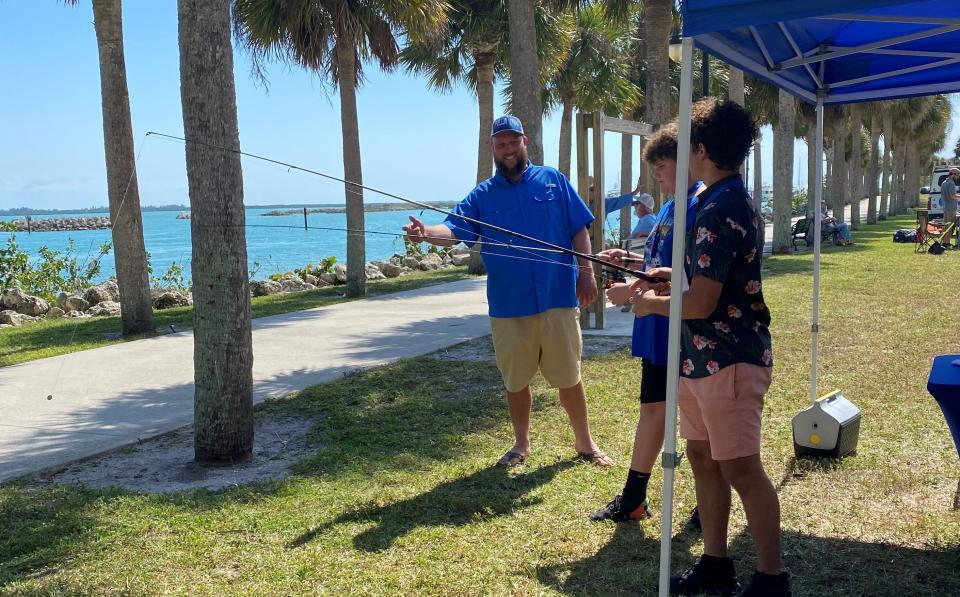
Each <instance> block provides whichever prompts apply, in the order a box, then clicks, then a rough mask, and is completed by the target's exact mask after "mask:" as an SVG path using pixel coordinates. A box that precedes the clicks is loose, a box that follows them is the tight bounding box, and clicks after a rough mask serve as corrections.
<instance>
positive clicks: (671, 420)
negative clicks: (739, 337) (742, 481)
mask: <svg viewBox="0 0 960 597" xmlns="http://www.w3.org/2000/svg"><path fill="white" fill-rule="evenodd" d="M692 103H693V38H691V37H685V38H683V64H682V68H681V70H680V113H679V114H678V115H677V178H676V186H675V187H674V192H673V198H674V202H673V206H674V207H673V209H674V212H673V222H674V223H673V231H674V232H673V275H672V276H671V278H670V286H671V289H672V292H671V295H670V327H669V340H668V343H667V355H668V356H667V404H666V413H665V416H664V421H663V429H664V433H663V504H661V506H660V510H661V515H660V527H661V531H660V534H661V537H660V596H661V597H667V596H668V595H669V594H670V550H671V541H672V539H673V478H674V473H675V471H676V468H677V465H678V464H680V458H679V456H677V387H678V385H679V382H680V314H681V312H682V307H683V286H684V284H683V280H684V278H685V277H686V273H685V272H684V249H685V248H686V242H687V235H686V230H687V227H686V221H687V187H688V186H689V181H690V176H689V174H688V171H689V168H690V111H691V105H692Z"/></svg>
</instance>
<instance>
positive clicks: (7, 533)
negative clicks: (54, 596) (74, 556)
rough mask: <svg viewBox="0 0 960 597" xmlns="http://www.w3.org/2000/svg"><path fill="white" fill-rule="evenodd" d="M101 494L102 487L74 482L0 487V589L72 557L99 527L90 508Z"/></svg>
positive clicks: (34, 575) (40, 574)
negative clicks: (80, 486) (63, 485)
mask: <svg viewBox="0 0 960 597" xmlns="http://www.w3.org/2000/svg"><path fill="white" fill-rule="evenodd" d="M102 499H103V496H102V494H101V493H97V492H87V491H77V490H75V489H72V488H57V489H56V490H51V491H47V490H43V491H31V490H29V489H26V488H19V487H16V486H8V487H5V488H3V489H0V520H2V521H3V524H0V593H2V592H3V589H4V587H5V586H7V585H8V584H10V583H14V582H17V581H20V580H24V579H26V578H31V577H36V576H42V575H43V574H44V573H45V571H47V570H52V569H54V568H55V566H56V563H57V562H62V561H64V560H66V559H69V557H70V554H71V553H72V551H73V549H74V548H75V546H76V545H77V544H78V543H80V542H82V541H84V540H85V538H86V537H87V536H89V535H90V533H91V531H92V530H93V529H94V528H95V526H96V525H95V522H94V518H95V517H94V516H92V515H90V513H89V509H90V508H91V507H93V506H94V504H95V503H97V502H99V501H101V500H102Z"/></svg>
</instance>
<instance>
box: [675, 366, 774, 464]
mask: <svg viewBox="0 0 960 597" xmlns="http://www.w3.org/2000/svg"><path fill="white" fill-rule="evenodd" d="M771 373H772V369H771V368H770V367H760V366H759V365H750V364H747V363H737V364H735V365H729V366H727V367H724V368H723V369H721V370H720V371H717V372H716V373H715V374H713V375H711V376H709V377H700V378H697V379H690V378H687V377H681V378H680V390H679V395H678V398H677V402H678V407H679V409H680V437H682V438H684V439H686V440H694V441H708V442H710V455H711V456H712V457H713V459H714V460H733V459H734V458H743V457H744V456H753V455H754V454H759V453H760V419H761V415H762V414H763V396H764V394H766V393H767V389H769V388H770V376H771Z"/></svg>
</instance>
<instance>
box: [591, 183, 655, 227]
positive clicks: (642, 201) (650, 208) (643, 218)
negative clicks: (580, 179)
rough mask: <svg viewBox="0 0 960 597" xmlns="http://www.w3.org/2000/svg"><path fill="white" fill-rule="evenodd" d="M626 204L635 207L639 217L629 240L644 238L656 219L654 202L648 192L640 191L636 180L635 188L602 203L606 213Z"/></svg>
mask: <svg viewBox="0 0 960 597" xmlns="http://www.w3.org/2000/svg"><path fill="white" fill-rule="evenodd" d="M627 205H632V206H633V207H634V208H635V213H636V214H637V217H638V218H639V219H640V220H639V221H638V222H637V224H636V225H635V226H634V227H633V231H632V232H630V240H636V239H640V238H644V237H646V236H648V235H649V234H650V232H651V231H652V230H653V225H654V223H655V222H656V221H657V212H656V204H655V203H654V201H653V197H652V196H651V195H650V193H643V192H641V191H640V181H639V180H638V181H637V188H636V189H634V190H633V191H632V192H630V193H627V194H626V195H621V196H620V197H617V198H615V199H608V200H607V201H606V203H605V204H604V207H605V208H606V212H607V214H608V215H609V214H611V213H613V212H615V211H617V210H618V209H622V208H624V207H626V206H627Z"/></svg>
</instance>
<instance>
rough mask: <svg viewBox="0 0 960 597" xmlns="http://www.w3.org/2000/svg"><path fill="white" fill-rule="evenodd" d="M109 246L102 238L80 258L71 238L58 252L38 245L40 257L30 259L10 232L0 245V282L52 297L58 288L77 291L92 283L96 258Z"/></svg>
mask: <svg viewBox="0 0 960 597" xmlns="http://www.w3.org/2000/svg"><path fill="white" fill-rule="evenodd" d="M112 248H113V245H112V244H111V243H110V242H105V243H103V244H102V245H100V247H99V248H98V250H97V254H96V255H95V256H93V257H91V256H90V255H87V256H86V257H84V259H83V261H82V262H81V260H80V255H79V254H78V253H77V247H76V243H75V242H74V240H73V239H72V238H71V239H67V248H66V250H64V251H63V252H62V253H61V252H60V251H56V250H54V249H50V248H48V247H40V248H39V249H38V250H37V252H38V253H39V254H40V259H39V260H36V261H34V262H31V260H30V255H29V254H28V253H27V252H26V251H24V250H22V249H21V248H20V246H19V245H18V244H17V235H16V234H11V235H10V237H9V238H7V244H6V246H5V247H3V248H0V286H2V287H3V288H9V287H12V286H19V287H20V288H22V289H23V291H24V292H26V293H27V294H31V295H35V296H40V297H43V298H45V299H47V300H55V299H56V297H57V294H58V293H59V292H61V291H65V292H77V291H80V290H83V289H84V288H87V287H88V286H91V285H93V283H94V279H95V278H96V277H97V276H99V275H100V260H101V259H102V258H103V257H104V256H106V255H107V254H108V253H110V250H111V249H112Z"/></svg>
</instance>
